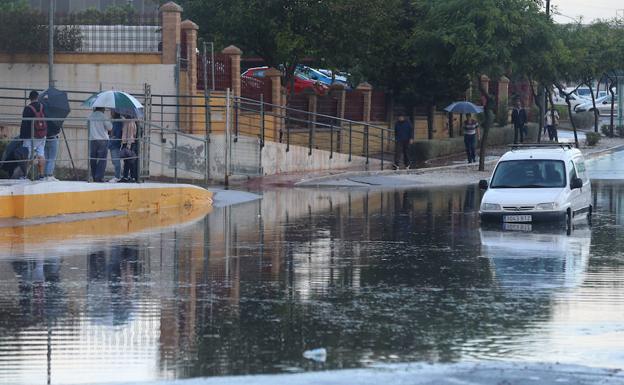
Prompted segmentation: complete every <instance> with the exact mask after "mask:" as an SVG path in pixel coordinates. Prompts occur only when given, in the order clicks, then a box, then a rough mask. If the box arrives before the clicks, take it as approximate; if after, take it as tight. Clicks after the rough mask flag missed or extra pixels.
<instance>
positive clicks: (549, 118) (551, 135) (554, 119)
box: [544, 108, 559, 142]
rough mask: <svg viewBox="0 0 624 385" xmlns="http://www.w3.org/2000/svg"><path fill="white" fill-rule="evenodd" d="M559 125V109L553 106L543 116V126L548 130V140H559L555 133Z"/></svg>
mask: <svg viewBox="0 0 624 385" xmlns="http://www.w3.org/2000/svg"><path fill="white" fill-rule="evenodd" d="M558 125H559V111H557V109H555V108H551V109H550V110H549V111H547V112H546V115H545V116H544V126H545V127H546V129H547V130H548V139H549V140H550V141H555V142H558V141H559V137H558V135H557V126H558Z"/></svg>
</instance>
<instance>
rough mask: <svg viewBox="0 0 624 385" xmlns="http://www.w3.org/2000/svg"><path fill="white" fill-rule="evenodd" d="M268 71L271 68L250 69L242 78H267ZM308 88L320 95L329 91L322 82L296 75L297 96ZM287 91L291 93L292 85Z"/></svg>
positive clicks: (288, 85)
mask: <svg viewBox="0 0 624 385" xmlns="http://www.w3.org/2000/svg"><path fill="white" fill-rule="evenodd" d="M268 69H269V67H266V66H265V67H254V68H249V69H248V70H247V71H245V72H243V74H242V75H241V76H242V77H251V78H257V79H262V78H264V77H265V75H264V73H265V72H266V70H268ZM308 88H309V89H312V90H314V92H316V93H317V94H319V95H323V94H325V93H326V92H327V90H328V89H329V87H327V85H325V84H323V83H321V82H318V81H315V80H311V79H308V78H307V77H305V76H304V75H301V74H297V75H295V94H298V93H300V92H303V90H305V89H308ZM286 89H287V90H288V92H290V83H289V84H287V85H286Z"/></svg>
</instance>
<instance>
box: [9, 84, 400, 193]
mask: <svg viewBox="0 0 624 385" xmlns="http://www.w3.org/2000/svg"><path fill="white" fill-rule="evenodd" d="M137 88H138V87H136V86H135V88H134V89H135V91H136V92H133V93H132V94H133V95H134V96H135V97H136V98H137V99H138V100H139V101H140V102H141V103H143V104H144V106H145V118H144V120H142V121H141V122H140V124H141V127H142V128H143V131H142V137H141V139H140V141H139V144H140V149H139V151H138V152H139V156H138V163H139V168H140V175H141V178H148V177H149V178H154V177H161V176H162V177H167V178H171V179H173V180H178V179H191V180H202V181H204V182H207V181H208V180H209V179H215V178H217V179H218V178H220V175H222V174H226V177H227V176H228V175H236V174H240V175H260V174H261V173H262V172H263V167H264V166H266V159H263V153H264V151H263V148H264V147H265V146H266V144H267V143H268V142H275V143H281V144H283V145H284V150H285V151H287V152H289V151H291V150H292V147H293V146H299V147H303V148H307V150H308V151H307V153H308V155H309V156H311V155H312V154H313V153H314V152H315V151H316V150H320V151H325V152H327V156H328V157H329V158H331V159H333V158H335V157H336V154H344V155H346V157H342V160H344V161H348V162H351V161H352V160H354V159H356V158H357V160H358V162H357V164H358V165H362V164H364V165H366V166H365V167H366V168H368V167H369V165H370V161H371V159H376V161H375V163H374V164H375V167H378V166H379V167H380V168H381V169H384V168H387V166H388V160H390V159H392V154H393V153H394V133H393V130H391V129H389V128H387V127H382V126H379V125H375V124H371V123H369V122H360V121H354V120H349V119H341V118H338V117H336V116H331V115H325V114H319V113H311V112H308V111H305V110H300V109H296V108H291V107H289V106H281V105H278V104H274V103H266V102H264V100H263V99H264V97H263V95H260V100H255V99H249V98H244V97H235V96H231V95H230V96H228V93H221V92H211V93H205V94H204V95H165V94H152V93H151V92H150V88H149V86H144V87H143V90H142V91H143V92H142V93H141V92H139V91H138V90H137ZM29 91H30V89H24V88H9V87H0V125H2V124H5V125H8V126H19V124H20V123H21V119H22V118H21V112H22V110H23V108H24V106H25V105H26V104H27V99H28V98H27V97H28V92H29ZM67 92H68V97H69V101H70V106H71V109H72V111H71V114H70V117H69V118H67V119H65V121H64V127H65V128H66V131H67V130H71V131H72V135H71V136H69V137H68V138H67V142H65V144H64V146H65V147H66V148H67V149H69V151H65V152H64V153H63V156H64V159H63V158H62V159H59V163H61V164H64V163H65V164H66V165H67V164H69V163H71V159H69V154H68V152H71V153H72V154H73V152H72V151H71V149H73V148H77V149H78V148H82V150H80V151H78V150H76V152H77V154H82V155H81V156H79V157H74V162H76V163H79V164H80V165H78V166H75V167H72V168H76V169H79V170H87V169H88V166H87V165H85V164H84V163H81V162H88V161H89V160H90V158H89V157H88V154H89V152H88V149H87V144H86V143H83V144H79V143H78V141H80V140H82V141H87V138H86V129H85V128H86V119H87V116H88V115H89V114H90V113H91V109H90V108H88V107H85V106H83V105H82V103H83V101H84V100H86V99H87V98H88V97H89V96H91V95H92V94H93V93H94V92H91V91H67ZM81 129H83V131H85V133H83V134H81V135H78V134H77V133H79V132H80V130H81ZM224 138H225V139H224ZM61 139H63V138H61ZM210 151H212V153H210ZM321 154H322V153H321ZM152 155H154V156H152ZM317 156H318V155H317ZM263 162H264V165H263ZM390 163H391V162H390ZM354 164H356V163H354ZM226 166H227V167H226ZM70 167H71V165H70ZM224 168H227V170H225V169H224ZM154 169H159V170H160V171H159V173H158V175H154V174H153V173H152V172H150V170H154ZM109 170H110V168H109ZM31 174H32V173H31ZM81 178H84V176H81Z"/></svg>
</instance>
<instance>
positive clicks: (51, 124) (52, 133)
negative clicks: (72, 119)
mask: <svg viewBox="0 0 624 385" xmlns="http://www.w3.org/2000/svg"><path fill="white" fill-rule="evenodd" d="M39 102H41V104H43V106H44V107H45V111H46V117H47V118H53V120H49V121H48V134H47V136H46V141H45V149H44V152H45V167H44V174H45V178H46V180H47V181H53V182H58V179H56V178H55V177H54V168H55V166H56V158H57V154H58V147H59V134H60V133H61V130H62V129H63V121H62V120H54V119H65V118H66V117H67V115H69V112H70V108H69V101H68V99H67V93H66V92H63V91H60V90H58V89H56V88H54V87H51V88H48V89H47V90H45V91H44V92H43V93H42V94H41V95H39ZM68 150H69V149H68ZM70 156H71V154H70ZM72 164H73V163H72Z"/></svg>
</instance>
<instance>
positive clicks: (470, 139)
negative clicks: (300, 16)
mask: <svg viewBox="0 0 624 385" xmlns="http://www.w3.org/2000/svg"><path fill="white" fill-rule="evenodd" d="M478 137H479V122H477V121H476V120H475V119H474V118H473V117H472V115H471V114H470V113H467V114H466V120H464V146H465V147H466V156H467V157H468V163H473V162H476V161H477V152H476V150H475V147H476V145H477V138H478Z"/></svg>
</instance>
